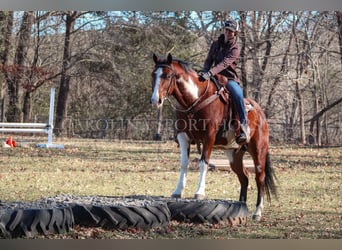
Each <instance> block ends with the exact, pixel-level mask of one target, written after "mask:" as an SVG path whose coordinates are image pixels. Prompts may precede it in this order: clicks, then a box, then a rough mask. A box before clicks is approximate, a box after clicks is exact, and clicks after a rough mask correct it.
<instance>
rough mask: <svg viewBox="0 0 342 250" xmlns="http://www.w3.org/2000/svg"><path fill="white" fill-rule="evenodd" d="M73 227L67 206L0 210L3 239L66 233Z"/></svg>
mask: <svg viewBox="0 0 342 250" xmlns="http://www.w3.org/2000/svg"><path fill="white" fill-rule="evenodd" d="M0 208H1V207H0ZM73 226H74V216H73V212H72V210H71V208H70V207H67V206H63V207H51V208H18V209H16V208H8V207H7V208H1V209H0V236H1V237H3V238H17V237H28V238H32V237H34V236H35V235H37V234H44V235H47V234H56V233H57V234H61V233H65V232H68V231H69V230H70V229H71V228H72V227H73Z"/></svg>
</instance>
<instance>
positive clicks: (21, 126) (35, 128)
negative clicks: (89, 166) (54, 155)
mask: <svg viewBox="0 0 342 250" xmlns="http://www.w3.org/2000/svg"><path fill="white" fill-rule="evenodd" d="M54 106H55V89H54V88H51V91H50V109H49V122H48V123H18V122H0V133H46V134H48V142H47V144H37V146H38V147H44V148H52V147H53V148H63V145H57V144H52V136H53V116H54Z"/></svg>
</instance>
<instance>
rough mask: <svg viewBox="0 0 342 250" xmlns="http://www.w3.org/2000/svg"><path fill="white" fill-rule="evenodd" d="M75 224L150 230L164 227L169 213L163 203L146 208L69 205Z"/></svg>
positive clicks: (168, 219) (167, 221) (168, 218)
mask: <svg viewBox="0 0 342 250" xmlns="http://www.w3.org/2000/svg"><path fill="white" fill-rule="evenodd" d="M70 206H71V208H72V211H73V214H74V218H75V223H76V224H78V225H80V226H88V227H102V228H110V229H128V228H138V229H144V230H147V229H150V228H154V227H164V226H166V225H168V223H169V221H170V211H169V209H168V207H167V205H166V204H164V203H157V202H156V203H154V204H151V205H148V206H139V205H137V206H121V205H117V206H106V205H104V206H97V205H91V204H70Z"/></svg>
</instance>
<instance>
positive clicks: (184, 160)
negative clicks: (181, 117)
mask: <svg viewBox="0 0 342 250" xmlns="http://www.w3.org/2000/svg"><path fill="white" fill-rule="evenodd" d="M177 140H178V143H179V147H180V151H181V160H180V173H179V178H178V184H177V186H176V189H175V190H174V191H173V193H172V195H171V197H173V198H181V197H182V195H183V191H184V189H185V185H186V176H187V173H188V166H189V153H190V143H189V137H188V136H187V134H186V133H184V132H182V133H179V134H178V135H177Z"/></svg>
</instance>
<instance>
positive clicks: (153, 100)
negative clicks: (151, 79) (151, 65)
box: [151, 68, 163, 105]
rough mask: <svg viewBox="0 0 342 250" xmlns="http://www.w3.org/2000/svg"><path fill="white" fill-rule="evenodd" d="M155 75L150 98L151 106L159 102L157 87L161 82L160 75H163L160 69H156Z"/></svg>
mask: <svg viewBox="0 0 342 250" xmlns="http://www.w3.org/2000/svg"><path fill="white" fill-rule="evenodd" d="M155 74H156V77H155V79H156V82H155V84H154V89H153V93H152V96H151V104H153V105H155V104H157V103H158V101H159V85H160V81H161V75H162V74H163V69H162V68H158V69H157V70H156V72H155Z"/></svg>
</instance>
